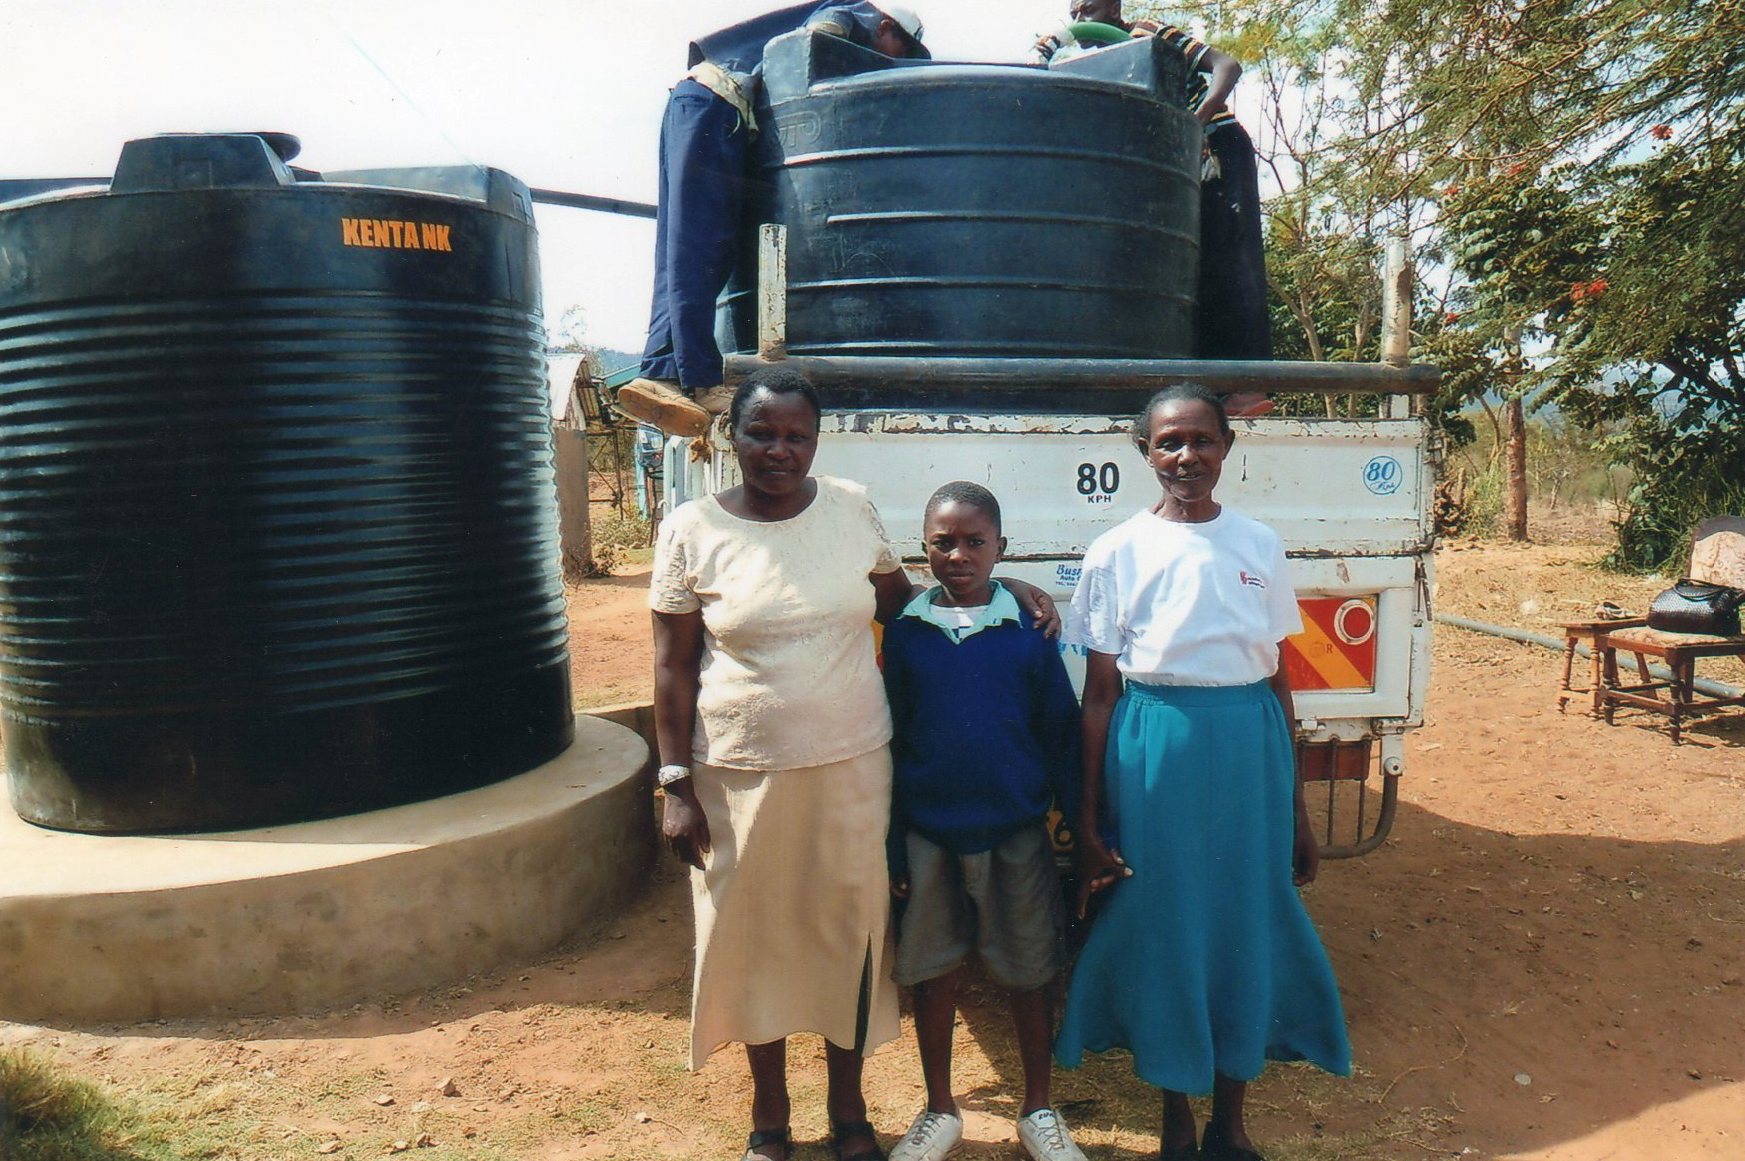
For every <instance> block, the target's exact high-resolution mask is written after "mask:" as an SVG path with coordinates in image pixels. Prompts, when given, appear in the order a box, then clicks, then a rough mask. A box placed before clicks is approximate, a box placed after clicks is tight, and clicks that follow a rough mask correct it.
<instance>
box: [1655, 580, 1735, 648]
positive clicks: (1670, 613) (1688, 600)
mask: <svg viewBox="0 0 1745 1161" xmlns="http://www.w3.org/2000/svg"><path fill="white" fill-rule="evenodd" d="M1741 604H1745V592H1742V591H1740V590H1739V589H1735V588H1729V587H1728V586H1726V585H1712V584H1708V583H1707V582H1705V581H1694V580H1691V579H1690V578H1689V577H1686V578H1685V579H1684V580H1681V581H1679V582H1678V583H1677V584H1675V585H1673V586H1672V587H1671V588H1669V589H1667V590H1666V591H1665V592H1663V593H1661V594H1660V595H1659V596H1657V597H1655V598H1654V601H1653V603H1652V604H1650V605H1649V606H1648V627H1649V628H1650V629H1660V630H1662V631H1664V632H1667V633H1708V634H1711V635H1713V636H1716V637H1735V636H1737V635H1738V633H1739V606H1740V605H1741Z"/></svg>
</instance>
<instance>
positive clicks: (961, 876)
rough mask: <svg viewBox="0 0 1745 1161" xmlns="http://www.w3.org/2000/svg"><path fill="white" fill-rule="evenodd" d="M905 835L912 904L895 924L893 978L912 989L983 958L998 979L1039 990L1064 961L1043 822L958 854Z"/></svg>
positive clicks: (1056, 881) (1056, 879)
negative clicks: (972, 954)
mask: <svg viewBox="0 0 1745 1161" xmlns="http://www.w3.org/2000/svg"><path fill="white" fill-rule="evenodd" d="M905 837H906V841H907V844H908V849H909V905H908V907H907V909H906V910H905V911H904V912H903V920H902V924H901V926H900V927H899V928H898V936H897V964H896V970H895V972H894V975H895V977H896V981H897V982H898V983H899V984H902V985H903V986H905V987H910V986H913V985H915V984H918V983H921V982H923V981H925V980H931V979H937V978H938V977H940V976H942V975H945V974H946V973H948V972H950V971H952V970H953V969H954V968H956V967H958V965H960V964H962V963H963V961H964V960H966V959H967V958H969V953H970V952H971V951H972V950H973V951H976V952H977V953H979V954H980V955H981V957H982V963H983V964H984V965H985V966H986V967H987V969H988V974H989V975H990V976H992V977H993V978H994V980H995V982H997V983H999V984H1001V985H1002V986H1004V987H1007V988H1011V989H1013V990H1015V991H1029V990H1031V989H1032V988H1039V987H1041V986H1042V985H1043V984H1046V983H1047V982H1048V981H1049V980H1052V979H1053V978H1054V977H1055V976H1056V975H1058V974H1060V970H1061V968H1063V967H1064V966H1065V965H1066V956H1065V952H1064V947H1063V931H1064V925H1065V918H1066V907H1065V904H1064V903H1063V901H1062V900H1061V897H1060V872H1059V871H1058V870H1057V869H1056V868H1055V865H1054V851H1053V849H1052V848H1051V847H1050V845H1049V842H1048V833H1047V831H1046V830H1044V829H1043V827H1042V824H1041V823H1037V824H1036V825H1035V826H1031V827H1026V828H1024V829H1023V830H1021V831H1019V832H1018V833H1017V834H1014V835H1012V836H1010V837H1009V838H1007V839H1005V840H1003V841H1002V842H1001V843H1000V844H999V845H997V846H995V847H994V848H993V849H992V850H989V851H982V852H981V853H979V854H973V855H958V854H953V853H952V852H950V851H948V850H945V849H944V848H943V847H940V846H937V845H936V844H934V843H932V842H930V841H928V840H927V839H925V838H922V837H921V836H920V835H918V834H916V833H915V832H914V831H910V832H909V833H908V835H907V836H905Z"/></svg>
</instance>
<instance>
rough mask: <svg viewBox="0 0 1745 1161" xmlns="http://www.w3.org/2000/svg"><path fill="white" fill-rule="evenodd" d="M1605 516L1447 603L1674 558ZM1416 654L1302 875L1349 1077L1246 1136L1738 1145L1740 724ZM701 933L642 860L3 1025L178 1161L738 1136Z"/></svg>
mask: <svg viewBox="0 0 1745 1161" xmlns="http://www.w3.org/2000/svg"><path fill="white" fill-rule="evenodd" d="M1591 531H1592V530H1591V529H1586V530H1584V529H1582V528H1580V527H1576V528H1563V527H1560V526H1558V525H1556V524H1555V523H1548V525H1547V527H1546V528H1545V530H1544V533H1543V534H1548V535H1547V538H1548V539H1550V540H1551V541H1552V543H1541V544H1535V545H1529V546H1523V547H1507V546H1502V545H1497V544H1491V543H1475V542H1456V543H1454V544H1451V545H1448V546H1446V547H1445V548H1444V550H1443V551H1442V552H1441V554H1440V557H1439V561H1438V588H1437V605H1438V608H1439V609H1440V610H1443V611H1448V612H1454V613H1460V614H1463V615H1466V616H1471V617H1476V618H1479V619H1482V620H1487V621H1493V622H1504V623H1508V624H1512V625H1516V626H1520V627H1525V628H1534V629H1539V630H1544V629H1545V628H1546V626H1548V625H1552V624H1554V623H1555V622H1556V621H1557V620H1560V619H1564V618H1566V617H1575V616H1580V615H1583V614H1585V613H1586V612H1587V611H1588V610H1589V609H1591V607H1592V606H1593V604H1594V603H1595V602H1596V601H1597V600H1600V599H1611V600H1615V601H1617V602H1618V603H1619V604H1622V605H1625V606H1626V607H1641V606H1642V605H1643V604H1645V601H1646V598H1647V596H1648V595H1651V594H1652V593H1653V592H1654V591H1656V590H1657V589H1658V588H1661V587H1664V585H1665V583H1667V582H1665V581H1655V580H1653V579H1639V578H1620V577H1616V576H1613V575H1610V574H1607V573H1604V572H1601V571H1599V570H1598V569H1596V568H1594V567H1592V562H1593V561H1595V560H1597V559H1598V558H1599V556H1600V555H1601V554H1602V552H1603V549H1602V548H1601V547H1600V546H1599V545H1598V544H1597V543H1594V542H1593V540H1592V536H1591ZM645 583H646V578H645V576H643V575H639V574H636V573H633V574H631V575H626V576H621V577H612V578H607V579H605V580H601V581H596V582H590V583H589V584H587V585H585V586H583V587H581V588H579V589H577V590H575V591H574V592H573V593H572V598H571V612H572V618H573V629H572V633H573V638H574V645H575V649H574V671H575V676H576V689H577V697H578V703H579V704H588V705H597V704H606V703H611V702H616V701H625V700H633V699H636V698H639V697H643V696H646V693H647V689H648V682H649V678H648V671H649V659H648V644H647V628H646V625H647V621H646V617H647V614H646V612H645V611H644V606H643V603H642V598H643V586H644V584H645ZM1435 652H1436V670H1435V674H1434V678H1433V681H1432V685H1431V693H1430V702H1429V721H1428V723H1427V724H1426V726H1425V728H1424V729H1422V730H1421V731H1419V732H1417V733H1416V734H1414V735H1413V736H1412V738H1411V739H1410V741H1409V742H1408V744H1407V756H1408V761H1409V765H1408V769H1407V773H1406V776H1405V778H1404V779H1403V781H1402V796H1401V797H1402V804H1401V807H1400V810H1399V815H1398V818H1397V821H1396V823H1395V825H1394V829H1393V832H1392V837H1391V838H1390V839H1389V840H1388V841H1387V843H1386V844H1385V845H1384V846H1383V847H1382V849H1380V850H1379V851H1377V852H1375V853H1374V854H1372V855H1369V856H1368V857H1365V858H1362V859H1358V860H1352V861H1341V862H1333V863H1329V864H1326V865H1325V866H1324V868H1323V871H1322V875H1321V879H1320V881H1319V882H1317V883H1316V884H1314V885H1313V886H1312V887H1310V888H1309V889H1308V890H1307V893H1306V896H1307V899H1308V902H1309V907H1310V909H1311V911H1312V912H1313V914H1314V916H1315V919H1316V922H1317V923H1318V925H1319V927H1320V930H1321V932H1322V935H1323V938H1324V939H1325V941H1326V943H1327V946H1328V949H1329V951H1330V953H1331V955H1332V959H1333V963H1334V967H1335V970H1336V972H1337V974H1338V976H1339V982H1340V986H1341V990H1342V992H1343V994H1344V999H1345V1005H1346V1012H1347V1016H1348V1018H1349V1021H1350V1027H1351V1035H1352V1040H1353V1043H1354V1047H1355V1051H1356V1060H1357V1073H1356V1075H1355V1076H1354V1077H1353V1078H1351V1079H1350V1080H1340V1079H1335V1078H1328V1077H1324V1076H1321V1075H1318V1074H1316V1073H1314V1072H1312V1071H1311V1070H1309V1069H1307V1068H1306V1067H1302V1066H1292V1067H1279V1066H1275V1067H1273V1068H1271V1069H1270V1070H1269V1071H1268V1073H1267V1075H1266V1077H1265V1078H1264V1079H1263V1080H1262V1081H1261V1082H1260V1083H1259V1084H1257V1085H1256V1086H1255V1087H1254V1089H1253V1093H1252V1095H1251V1098H1250V1119H1251V1123H1252V1127H1253V1129H1254V1131H1255V1136H1256V1138H1257V1139H1258V1140H1260V1141H1262V1142H1264V1143H1266V1144H1267V1146H1268V1148H1269V1155H1271V1156H1273V1157H1274V1158H1276V1159H1278V1161H1293V1159H1294V1161H1308V1159H1332V1158H1340V1159H1362V1158H1377V1159H1379V1158H1389V1159H1394V1158H1400V1159H1406V1158H1413V1159H1415V1158H1423V1157H1427V1156H1428V1157H1434V1156H1445V1157H1462V1156H1464V1157H1507V1158H1520V1159H1526V1158H1533V1159H1539V1161H1602V1159H1607V1161H1611V1159H1616V1161H1630V1159H1642V1161H1650V1159H1653V1161H1664V1159H1680V1161H1682V1159H1686V1158H1690V1159H1706V1158H1715V1159H1720V1158H1728V1159H1734V1158H1739V1157H1745V942H1742V936H1745V719H1741V718H1735V719H1734V720H1733V721H1731V722H1713V723H1708V724H1699V725H1698V726H1696V727H1695V728H1694V729H1693V730H1692V732H1691V735H1690V740H1689V741H1688V742H1687V744H1685V745H1683V746H1679V747H1674V746H1673V745H1672V744H1671V742H1670V741H1669V740H1668V738H1667V735H1666V733H1665V732H1664V730H1663V729H1662V728H1659V723H1658V721H1657V720H1656V719H1651V718H1650V717H1648V715H1644V714H1626V715H1621V716H1620V719H1619V724H1618V725H1617V726H1614V727H1610V728H1608V727H1607V726H1605V725H1604V724H1602V723H1600V722H1597V721H1595V720H1593V719H1591V718H1589V717H1587V716H1585V715H1584V714H1583V713H1581V712H1579V710H1580V708H1581V707H1580V705H1579V703H1578V704H1577V705H1576V706H1574V707H1572V712H1570V713H1567V714H1561V713H1559V712H1558V711H1557V710H1556V708H1555V702H1554V697H1553V694H1554V692H1555V689H1556V683H1557V671H1558V666H1559V664H1560V658H1559V656H1558V655H1556V654H1554V653H1553V652H1551V651H1549V650H1545V649H1539V648H1534V647H1529V646H1521V645H1515V644H1511V643H1508V642H1504V641H1500V640H1497V639H1494V638H1489V637H1484V636H1478V635H1474V634H1470V633H1465V632H1461V631H1458V630H1454V629H1450V628H1438V630H1437V632H1436V650H1435ZM1705 672H1706V671H1705ZM1715 675H1716V676H1718V677H1720V678H1722V679H1723V680H1739V675H1738V673H1737V671H1735V672H1734V673H1733V674H1731V675H1727V674H1723V673H1720V672H1719V671H1718V670H1717V671H1716V673H1715ZM690 941H691V932H690V922H689V900H688V897H687V894H686V888H685V884H684V882H683V880H682V878H681V877H680V876H679V875H678V874H677V873H676V872H675V870H674V869H673V868H672V867H671V866H662V867H661V868H660V870H659V873H658V874H657V876H656V879H655V881H654V882H653V883H652V884H651V886H650V888H649V890H648V892H647V893H646V895H644V896H643V898H642V899H641V901H640V902H639V904H638V905H636V906H635V907H633V908H631V909H629V910H628V911H627V912H626V913H625V914H624V915H623V916H621V917H620V918H619V919H618V920H617V921H616V922H615V923H613V924H612V925H611V926H610V927H609V928H607V929H606V930H604V931H602V932H600V933H599V934H598V935H597V936H596V937H595V938H593V939H591V940H590V941H589V942H588V943H587V944H586V945H585V946H578V947H575V948H572V949H568V950H565V951H563V952H562V953H560V954H556V955H554V956H552V957H550V958H549V959H547V960H545V961H544V962H542V963H538V964H531V965H527V966H526V967H523V968H521V969H518V970H516V969H511V970H508V971H506V972H504V973H501V974H499V975H496V976H491V977H483V978H478V979H474V980H471V981H468V982H466V983H464V984H460V985H457V986H455V987H452V988H448V989H442V990H437V991H433V992H429V993H424V994H418V995H411V996H402V997H397V998H393V999H390V1000H386V1001H383V1002H380V1003H371V1004H366V1005H361V1006H359V1007H356V1008H353V1009H349V1010H344V1011H336V1012H326V1013H316V1014H309V1015H304V1016H299V1017H296V1018H291V1019H276V1020H242V1021H210V1022H180V1023H170V1024H158V1025H151V1026H147V1027H143V1028H141V1027H130V1028H107V1029H82V1030H81V1029H56V1028H34V1027H25V1026H20V1025H7V1024H0V1044H25V1045H30V1046H32V1047H34V1048H36V1049H39V1050H41V1051H43V1052H44V1053H46V1054H48V1055H50V1056H51V1057H53V1058H54V1059H57V1060H58V1061H60V1062H61V1063H63V1064H64V1065H65V1066H66V1067H67V1068H68V1069H70V1070H72V1071H73V1072H75V1073H77V1074H79V1075H82V1076H86V1077H89V1078H92V1079H107V1080H109V1081H112V1082H113V1083H114V1084H116V1085H117V1086H118V1087H119V1088H121V1089H122V1090H123V1091H125V1092H127V1093H128V1094H129V1095H131V1096H132V1097H133V1098H134V1099H136V1100H138V1101H140V1102H141V1103H142V1104H144V1105H145V1106H146V1107H148V1108H149V1109H152V1110H154V1112H155V1115H158V1116H160V1117H170V1118H179V1120H180V1122H181V1123H182V1125H183V1126H185V1130H186V1138H187V1140H188V1141H189V1142H190V1145H189V1151H188V1152H187V1153H186V1155H187V1156H204V1157H236V1158H250V1159H253V1158H279V1157H286V1158H290V1157H309V1156H319V1155H327V1156H336V1157H350V1158H364V1157H373V1156H379V1155H382V1154H384V1153H387V1152H390V1151H392V1150H394V1148H395V1142H396V1141H399V1142H403V1143H408V1144H413V1145H414V1147H413V1149H412V1152H413V1153H414V1155H417V1156H421V1157H428V1158H432V1161H436V1159H438V1158H442V1157H448V1156H453V1157H467V1158H492V1159H495V1158H515V1159H523V1158H526V1159H531V1161H571V1159H577V1161H579V1159H582V1158H704V1157H719V1158H726V1157H734V1156H737V1155H738V1152H739V1149H740V1148H741V1143H742V1141H743V1136H742V1135H743V1133H744V1131H745V1128H746V1125H745V1123H744V1122H745V1115H746V1106H747V1100H748V1092H749V1086H748V1082H747V1079H746V1076H745V1067H744V1062H743V1058H742V1057H741V1056H739V1055H738V1054H736V1053H733V1052H724V1053H722V1054H719V1055H717V1056H716V1057H715V1058H714V1060H712V1061H711V1062H710V1064H709V1065H708V1067H707V1068H706V1069H704V1070H703V1072H702V1073H700V1074H698V1075H695V1076H692V1075H690V1074H687V1073H686V1072H685V1071H684V1068H683V1064H682V1060H683V1049H684V1045H685V1042H686V1006H687V1002H688V1001H687V994H688V988H687V980H688V976H687V972H688V956H689V951H690ZM771 970H777V971H779V970H780V967H779V965H774V966H772V969H771ZM968 998H969V1003H968V1005H967V1007H966V1010H965V1012H964V1015H963V1019H962V1023H961V1025H960V1028H959V1033H958V1040H957V1062H958V1067H957V1078H956V1089H957V1092H958V1093H959V1094H960V1099H961V1100H962V1102H963V1106H964V1108H965V1109H966V1110H967V1112H968V1137H969V1140H968V1143H967V1144H966V1147H965V1149H964V1150H963V1152H962V1153H961V1154H960V1156H963V1157H967V1158H977V1157H981V1158H1013V1157H1018V1156H1020V1154H1019V1151H1018V1149H1017V1147H1016V1145H1015V1143H1014V1136H1013V1133H1012V1129H1011V1117H1012V1115H1013V1114H1014V1113H1015V1111H1016V1109H1015V1100H1016V1097H1017V1094H1018V1092H1019V1085H1018V1080H1017V1063H1016V1058H1015V1052H1014V1048H1013V1043H1012V1038H1011V1036H1010V1035H1009V1033H1008V1031H1007V1028H1006V1024H1005V1019H1004V1016H1003V1013H1002V1007H1001V1003H1000V1000H999V997H998V995H997V994H996V993H993V992H991V991H989V990H987V989H985V988H977V989H975V990H973V991H972V992H971V993H970V995H969V997H968ZM792 1054H793V1061H792V1065H791V1072H792V1078H793V1083H794V1096H795V1106H794V1108H795V1117H794V1128H795V1132H796V1138H797V1140H799V1141H800V1142H803V1143H804V1144H803V1146H802V1147H801V1148H800V1149H799V1150H798V1152H797V1154H796V1156H798V1157H800V1158H816V1159H821V1158H824V1157H827V1156H828V1155H829V1150H828V1148H827V1147H826V1145H824V1144H823V1143H822V1141H823V1138H824V1136H825V1123H824V1115H823V1109H822V1101H823V1097H822V1085H823V1068H822V1060H821V1053H820V1052H819V1051H818V1050H817V1043H816V1041H815V1040H803V1041H796V1044H795V1047H794V1049H793V1050H792ZM867 1075H868V1094H869V1098H870V1101H871V1105H872V1115H873V1120H874V1122H875V1123H876V1124H877V1125H878V1126H879V1127H880V1128H881V1129H883V1130H885V1131H886V1132H888V1133H896V1132H899V1131H900V1130H901V1129H902V1127H903V1126H904V1125H906V1124H907V1122H908V1120H909V1118H910V1117H911V1116H912V1115H913V1114H914V1112H915V1110H916V1109H917V1108H918V1107H919V1106H920V1103H921V1091H922V1090H921V1080H920V1070H919V1066H918V1064H917V1061H916V1056H915V1045H914V1039H913V1035H912V1033H907V1034H906V1035H905V1036H904V1037H903V1039H902V1040H900V1041H899V1042H897V1043H895V1044H892V1045H889V1046H886V1047H885V1048H884V1049H882V1050H880V1051H879V1052H878V1053H877V1054H876V1055H875V1056H874V1057H873V1059H872V1060H871V1062H870V1063H869V1065H868V1074H867ZM445 1082H449V1083H448V1084H447V1086H446V1088H447V1091H448V1092H450V1093H451V1094H453V1095H444V1091H445ZM1056 1096H1057V1100H1058V1103H1059V1105H1060V1106H1061V1107H1062V1109H1063V1110H1064V1112H1065V1114H1066V1116H1067V1118H1068V1119H1069V1121H1071V1123H1073V1124H1074V1126H1075V1127H1076V1128H1077V1131H1078V1136H1079V1139H1080V1141H1081V1143H1082V1144H1083V1145H1084V1146H1085V1148H1086V1151H1087V1152H1088V1153H1089V1154H1090V1155H1091V1157H1093V1158H1107V1159H1123V1161H1131V1159H1136V1158H1140V1157H1144V1156H1147V1155H1149V1154H1150V1153H1151V1152H1152V1151H1153V1150H1155V1148H1156V1135H1155V1134H1156V1116H1157V1112H1156V1110H1157V1105H1156V1101H1155V1096H1154V1095H1153V1094H1152V1093H1151V1092H1150V1091H1148V1090H1146V1089H1145V1087H1144V1086H1143V1085H1141V1084H1139V1083H1138V1082H1136V1081H1135V1080H1133V1078H1132V1077H1131V1075H1130V1074H1129V1073H1128V1071H1127V1070H1126V1068H1125V1067H1124V1064H1123V1061H1122V1060H1121V1059H1120V1058H1119V1057H1111V1058H1108V1059H1104V1060H1099V1061H1096V1062H1095V1063H1093V1064H1091V1065H1089V1066H1087V1067H1086V1068H1084V1069H1082V1070H1080V1071H1078V1072H1072V1073H1061V1074H1059V1075H1058V1077H1057V1081H1056ZM421 1135H423V1136H422V1138H421ZM421 1139H422V1140H423V1141H425V1142H426V1143H428V1145H429V1147H428V1148H426V1149H418V1148H416V1143H417V1142H419V1141H420V1140H421Z"/></svg>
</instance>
